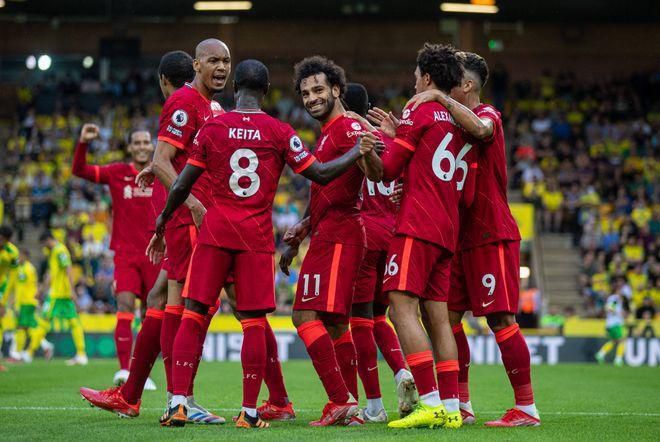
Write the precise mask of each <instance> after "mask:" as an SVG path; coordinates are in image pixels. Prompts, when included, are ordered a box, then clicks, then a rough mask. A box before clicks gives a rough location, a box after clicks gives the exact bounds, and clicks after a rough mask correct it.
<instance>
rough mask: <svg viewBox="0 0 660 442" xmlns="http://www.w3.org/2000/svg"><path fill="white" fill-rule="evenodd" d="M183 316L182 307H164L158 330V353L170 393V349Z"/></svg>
mask: <svg viewBox="0 0 660 442" xmlns="http://www.w3.org/2000/svg"><path fill="white" fill-rule="evenodd" d="M182 314H183V306H182V305H166V306H165V314H164V315H163V326H162V328H161V330H160V351H161V353H162V355H163V364H164V365H165V378H166V380H167V391H169V392H170V393H172V391H173V390H172V389H173V385H172V349H173V347H174V338H175V337H176V333H177V331H178V330H179V325H180V324H181V315H182Z"/></svg>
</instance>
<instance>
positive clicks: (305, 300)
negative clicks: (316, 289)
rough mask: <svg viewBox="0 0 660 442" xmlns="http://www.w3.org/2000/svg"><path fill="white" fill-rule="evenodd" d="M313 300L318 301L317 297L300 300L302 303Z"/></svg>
mask: <svg viewBox="0 0 660 442" xmlns="http://www.w3.org/2000/svg"><path fill="white" fill-rule="evenodd" d="M312 299H316V297H313V298H301V299H300V300H301V301H302V302H307V301H311V300H312Z"/></svg>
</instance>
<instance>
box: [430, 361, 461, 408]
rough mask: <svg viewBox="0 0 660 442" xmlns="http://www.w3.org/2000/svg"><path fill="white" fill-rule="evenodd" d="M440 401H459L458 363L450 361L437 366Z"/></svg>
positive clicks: (440, 362)
mask: <svg viewBox="0 0 660 442" xmlns="http://www.w3.org/2000/svg"><path fill="white" fill-rule="evenodd" d="M435 372H436V373H437V375H438V389H439V390H440V399H458V361H457V360H456V359H450V360H447V361H438V362H437V363H436V364H435Z"/></svg>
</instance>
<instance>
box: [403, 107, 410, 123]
mask: <svg viewBox="0 0 660 442" xmlns="http://www.w3.org/2000/svg"><path fill="white" fill-rule="evenodd" d="M409 116H410V109H406V110H404V111H403V114H402V115H401V118H403V119H404V120H405V119H407V118H408V117H409Z"/></svg>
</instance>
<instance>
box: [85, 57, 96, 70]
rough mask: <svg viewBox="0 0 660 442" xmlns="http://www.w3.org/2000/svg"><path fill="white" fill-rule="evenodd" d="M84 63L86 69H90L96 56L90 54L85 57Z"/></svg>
mask: <svg viewBox="0 0 660 442" xmlns="http://www.w3.org/2000/svg"><path fill="white" fill-rule="evenodd" d="M82 65H83V67H84V68H85V69H89V68H91V67H92V66H94V58H93V57H92V56H90V55H88V56H86V57H85V58H83V61H82Z"/></svg>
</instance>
